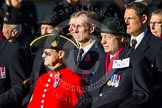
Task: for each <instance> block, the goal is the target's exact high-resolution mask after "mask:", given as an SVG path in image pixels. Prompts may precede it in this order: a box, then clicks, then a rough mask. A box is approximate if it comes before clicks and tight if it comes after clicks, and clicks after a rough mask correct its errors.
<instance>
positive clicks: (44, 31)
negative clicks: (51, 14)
mask: <svg viewBox="0 0 162 108" xmlns="http://www.w3.org/2000/svg"><path fill="white" fill-rule="evenodd" d="M40 29H41V35H44V34H47V33H53V32H54V30H55V27H53V26H52V25H47V24H42V25H41V27H40Z"/></svg>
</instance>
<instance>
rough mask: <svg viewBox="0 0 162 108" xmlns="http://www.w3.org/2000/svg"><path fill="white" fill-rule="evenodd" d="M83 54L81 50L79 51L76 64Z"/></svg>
mask: <svg viewBox="0 0 162 108" xmlns="http://www.w3.org/2000/svg"><path fill="white" fill-rule="evenodd" d="M83 53H84V50H83V49H82V48H81V49H79V51H78V55H77V63H79V62H81V60H82V54H83Z"/></svg>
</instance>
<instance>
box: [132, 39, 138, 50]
mask: <svg viewBox="0 0 162 108" xmlns="http://www.w3.org/2000/svg"><path fill="white" fill-rule="evenodd" d="M131 43H132V46H131V47H132V48H133V49H135V46H136V44H137V41H136V39H132V42H131Z"/></svg>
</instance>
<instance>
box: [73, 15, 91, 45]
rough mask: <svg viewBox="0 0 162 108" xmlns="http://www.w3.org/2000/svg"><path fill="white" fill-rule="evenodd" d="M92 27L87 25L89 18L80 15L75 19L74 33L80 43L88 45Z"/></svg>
mask: <svg viewBox="0 0 162 108" xmlns="http://www.w3.org/2000/svg"><path fill="white" fill-rule="evenodd" d="M89 34H90V25H88V24H87V17H86V16H85V15H80V16H78V17H77V18H75V24H74V32H73V35H74V37H75V39H76V40H77V41H78V42H80V43H86V42H87V41H89V37H88V36H89Z"/></svg>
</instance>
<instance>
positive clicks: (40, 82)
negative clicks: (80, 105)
mask: <svg viewBox="0 0 162 108" xmlns="http://www.w3.org/2000/svg"><path fill="white" fill-rule="evenodd" d="M85 85H86V84H85V81H84V80H83V79H82V78H81V77H80V76H78V75H77V74H75V73H74V72H72V71H71V70H70V69H69V68H68V67H62V68H61V69H59V70H57V71H56V70H55V72H51V71H48V72H46V73H45V74H43V75H41V76H40V77H39V78H38V79H37V82H36V85H35V88H34V92H33V95H32V97H31V101H30V102H29V104H28V107H27V108H73V107H74V106H75V104H76V103H77V102H78V98H79V97H80V96H81V95H82V92H83V91H82V89H81V88H80V87H83V86H85Z"/></svg>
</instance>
